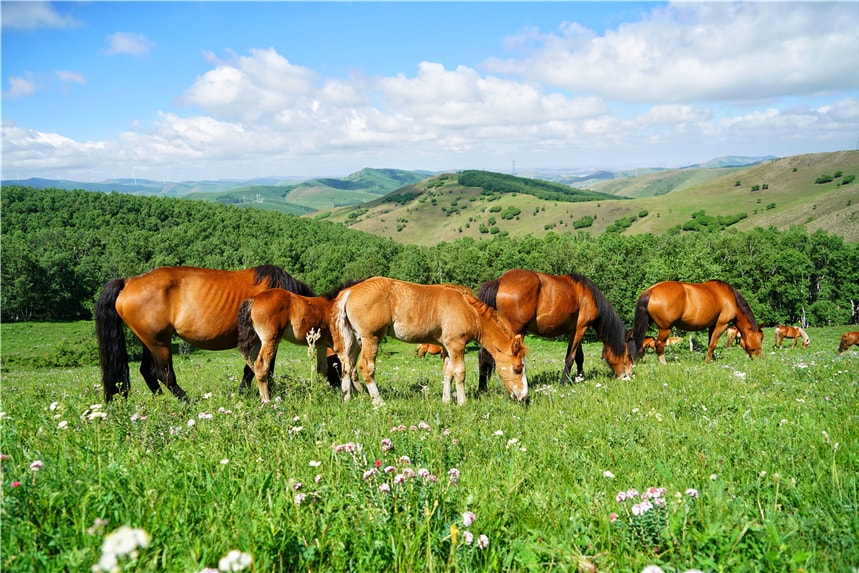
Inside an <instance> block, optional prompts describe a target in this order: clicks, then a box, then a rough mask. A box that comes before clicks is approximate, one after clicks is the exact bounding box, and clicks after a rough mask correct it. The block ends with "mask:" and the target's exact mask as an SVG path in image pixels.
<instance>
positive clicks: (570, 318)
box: [477, 269, 632, 391]
mask: <svg viewBox="0 0 859 573" xmlns="http://www.w3.org/2000/svg"><path fill="white" fill-rule="evenodd" d="M477 297H478V298H479V299H480V300H482V301H483V302H485V303H486V304H487V305H489V306H491V307H492V308H495V309H497V310H498V312H499V313H501V314H502V315H503V316H504V318H506V319H507V321H508V322H509V323H510V326H511V327H512V328H513V331H514V332H516V333H518V334H521V335H523V336H524V335H525V334H526V333H527V334H534V335H537V336H542V337H546V338H554V337H556V336H562V335H567V337H568V340H569V342H568V344H567V354H566V358H565V360H564V371H563V375H562V377H561V381H562V382H563V383H568V382H569V381H570V371H571V370H572V367H573V359H574V358H575V361H576V368H577V370H576V380H577V381H581V380H584V369H583V363H584V352H583V351H582V346H581V342H582V338H583V337H584V335H585V331H586V330H587V329H588V327H591V328H593V329H594V330H595V331H596V333H597V336H598V337H599V338H600V340H602V342H603V358H605V360H606V362H608V364H609V366H611V369H612V370H613V371H614V374H615V376H617V377H618V378H629V377H630V375H631V374H632V359H631V358H630V355H629V352H628V350H627V346H626V327H625V326H624V324H623V322H622V321H621V320H620V317H619V316H618V315H617V312H615V310H614V308H613V307H612V306H611V304H610V303H609V302H608V300H606V298H605V297H604V296H603V294H602V293H601V292H600V290H599V289H598V288H597V287H596V285H595V284H594V283H593V282H592V281H591V280H590V279H588V278H587V277H584V276H582V275H578V274H573V273H570V274H567V275H548V274H545V273H540V272H536V271H528V270H523V269H513V270H510V271H507V272H506V273H504V274H503V275H501V276H500V277H498V278H497V279H494V280H491V281H488V282H486V283H484V284H483V286H481V287H480V290H479V292H478V294H477ZM479 364H480V385H479V389H480V390H481V391H483V390H486V383H487V381H488V379H489V377H490V375H491V373H492V356H491V355H490V354H489V353H488V352H484V351H483V350H482V349H481V351H480V353H479Z"/></svg>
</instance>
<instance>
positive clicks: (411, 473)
mask: <svg viewBox="0 0 859 573" xmlns="http://www.w3.org/2000/svg"><path fill="white" fill-rule="evenodd" d="M403 475H404V476H406V477H407V478H409V479H411V478H413V477H415V475H416V474H415V470H413V469H412V468H403Z"/></svg>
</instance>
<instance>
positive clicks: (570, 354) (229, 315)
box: [95, 265, 859, 405]
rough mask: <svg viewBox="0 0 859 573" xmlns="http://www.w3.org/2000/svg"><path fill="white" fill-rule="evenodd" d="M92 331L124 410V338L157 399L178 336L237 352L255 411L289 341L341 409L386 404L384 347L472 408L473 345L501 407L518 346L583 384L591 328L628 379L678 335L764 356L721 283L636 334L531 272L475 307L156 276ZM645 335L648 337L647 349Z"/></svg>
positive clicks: (409, 290)
mask: <svg viewBox="0 0 859 573" xmlns="http://www.w3.org/2000/svg"><path fill="white" fill-rule="evenodd" d="M95 323H96V335H97V338H98V347H99V361H100V366H101V371H102V384H103V388H104V397H105V400H106V401H108V402H110V401H111V400H112V399H113V398H114V397H115V396H116V395H117V394H119V395H121V396H122V397H126V398H127V396H128V392H129V388H130V373H129V356H128V350H127V347H126V339H125V326H127V327H128V328H129V329H130V330H131V331H132V332H133V333H134V334H135V336H137V337H138V338H139V339H140V340H141V341H142V342H143V351H142V356H141V361H140V374H141V375H142V376H143V379H144V380H145V381H146V384H147V385H148V386H149V389H150V390H151V391H152V392H153V393H154V394H160V393H161V384H163V385H164V386H166V387H167V389H168V390H170V391H171V392H172V393H173V394H174V395H175V396H176V397H177V398H180V399H185V400H187V394H186V393H185V391H184V390H183V389H182V388H181V387H180V386H179V385H178V384H177V382H176V373H175V371H174V369H173V355H172V344H173V337H174V336H178V337H179V338H181V339H183V340H184V341H186V342H187V343H189V344H191V345H193V346H195V347H197V348H200V349H204V350H228V349H232V348H238V349H239V350H240V352H241V354H242V357H243V358H244V359H245V362H246V365H245V368H244V373H243V376H242V381H241V384H240V388H241V389H247V388H249V387H250V383H251V380H253V379H254V378H256V382H257V387H258V389H259V393H260V398H261V399H262V400H263V401H264V402H265V401H268V400H269V399H270V394H269V382H270V381H271V377H272V374H273V371H274V365H275V359H276V356H277V349H278V345H279V344H280V343H281V342H282V341H284V340H286V341H288V342H290V343H292V344H298V345H304V346H309V347H312V348H314V349H315V351H316V358H317V365H316V368H317V372H318V373H319V374H321V375H322V376H324V377H326V378H327V380H328V383H329V384H330V385H331V386H332V387H334V388H336V389H339V390H340V392H341V393H342V397H343V399H344V400H349V399H350V398H351V397H352V391H353V390H354V391H356V392H359V393H361V392H363V390H364V388H363V387H362V384H361V379H363V383H364V386H366V389H367V392H368V393H369V394H370V396H371V398H372V400H373V402H374V404H377V405H381V404H383V403H384V402H383V400H382V397H381V394H380V392H379V389H378V387H377V386H376V382H375V371H376V358H377V354H378V350H379V345H380V343H381V341H382V340H383V339H384V338H385V337H387V336H390V337H393V338H396V339H398V340H402V341H404V342H410V343H417V345H418V346H417V348H416V349H415V355H416V356H419V357H423V356H424V355H425V354H427V353H429V354H438V355H440V356H441V357H442V359H443V382H444V386H443V391H442V402H443V403H449V402H450V401H451V400H452V390H451V382H452V381H453V382H455V387H456V400H457V403H458V404H460V405H462V404H464V403H465V402H466V394H465V359H464V356H465V348H466V345H467V344H468V343H470V342H472V341H476V342H477V343H478V344H479V345H480V350H479V353H478V364H479V387H478V389H479V391H481V392H482V391H485V390H486V387H487V383H488V380H489V378H490V377H491V376H492V372H493V370H494V371H495V372H496V373H497V374H498V376H499V378H500V379H501V381H502V382H503V384H504V387H505V389H506V392H507V394H508V395H509V396H510V397H511V398H513V399H514V400H517V401H519V402H522V403H527V402H528V400H529V393H528V378H527V375H526V368H525V362H526V356H527V354H528V348H527V346H526V345H525V343H524V337H525V335H526V334H531V335H535V336H540V337H545V338H555V337H559V336H566V337H568V344H567V352H566V356H565V360H564V368H563V373H562V379H561V380H562V382H563V383H569V382H570V381H572V380H576V381H581V380H583V379H584V368H583V362H584V353H583V351H582V346H581V343H582V339H583V337H584V335H585V332H586V330H587V329H588V328H591V329H592V330H593V331H594V332H595V333H596V335H597V337H598V338H599V339H600V340H601V341H602V343H603V352H602V356H603V358H604V360H605V361H606V363H607V364H608V365H609V367H610V368H611V369H612V371H613V373H614V374H615V376H616V377H618V378H620V379H629V378H630V377H631V375H632V367H633V364H634V362H635V361H637V360H642V359H643V358H644V355H645V352H646V351H647V350H648V349H652V350H653V351H654V352H655V353H656V355H657V357H658V360H659V361H660V362H661V363H665V347H666V346H670V345H672V344H676V343H678V342H680V341H681V339H680V338H678V337H672V336H670V335H671V331H672V329H673V328H677V329H680V330H684V331H702V330H707V331H708V332H709V342H708V347H707V354H706V358H705V361H706V362H710V361H711V360H712V359H713V351H714V349H715V347H716V344H717V343H718V340H719V338H720V337H721V335H722V333H725V332H726V333H727V334H726V346H727V347H730V346H732V345H733V344H734V343H738V344H739V346H740V347H741V348H742V349H743V350H744V351H745V352H746V353H747V354H748V356H749V357H750V358H754V357H763V336H764V334H763V330H762V328H761V326H760V325H759V324H758V322H757V320H756V319H755V316H754V313H753V312H752V310H751V308H750V307H749V304H748V303H747V302H746V300H745V299H744V298H743V296H742V295H741V294H740V293H739V292H738V291H737V290H736V289H735V288H734V287H732V286H731V285H729V284H728V283H726V282H724V281H720V280H710V281H707V282H703V283H686V282H680V281H664V282H660V283H657V284H655V285H653V286H651V287H650V288H648V289H646V290H645V291H643V292H642V293H641V295H640V296H639V298H638V301H637V304H636V307H635V317H634V322H633V327H632V329H631V330H627V328H626V326H625V325H624V324H623V321H622V320H621V319H620V317H619V316H618V314H617V312H616V311H615V309H614V308H613V307H612V305H611V304H610V303H609V301H608V300H607V299H606V298H605V297H604V296H603V294H602V293H601V292H600V290H599V288H597V286H596V285H595V284H594V283H593V282H592V281H591V280H590V279H589V278H587V277H585V276H582V275H579V274H575V273H570V274H566V275H550V274H546V273H541V272H536V271H530V270H525V269H512V270H510V271H507V272H506V273H504V274H503V275H501V276H500V277H498V278H496V279H493V280H491V281H487V282H486V283H484V284H483V285H482V286H481V287H480V289H479V290H478V292H477V293H476V294H475V293H474V291H472V290H471V289H469V288H467V287H464V286H459V285H452V284H441V285H424V284H417V283H410V282H406V281H401V280H396V279H392V278H387V277H372V278H367V279H359V280H354V281H351V282H348V283H345V284H343V285H341V286H339V287H337V288H335V289H333V290H331V291H329V292H327V293H324V294H322V295H317V294H316V293H315V292H314V291H313V289H312V288H311V287H310V286H308V285H306V284H305V283H303V282H301V281H300V280H298V279H296V278H295V277H293V276H291V275H290V274H289V273H288V272H286V271H285V270H283V269H281V268H279V267H276V266H273V265H263V266H259V267H254V268H250V269H243V270H216V269H204V268H198V267H189V266H175V267H159V268H156V269H153V270H151V271H149V272H147V273H144V274H142V275H139V276H136V277H130V278H124V279H115V280H111V281H109V282H108V283H107V284H105V285H104V288H103V289H102V292H101V295H100V297H99V300H98V302H97V303H96V311H95ZM651 326H655V327H656V330H657V335H656V336H655V337H653V336H647V332H648V330H649V329H650V327H651ZM774 336H775V344H776V346H781V344H782V342H783V341H784V340H785V339H789V340H793V346H794V347H796V345H797V344H798V343H800V342H801V344H802V346H803V347H804V348H805V347H807V346H808V345H809V344H810V343H811V339H810V338H809V337H808V335H807V334H806V332H805V331H804V330H803V329H802V328H799V327H792V326H779V327H778V328H776V329H775V335H774ZM690 344H691V339H690ZM851 345H859V332H846V333H844V335H843V336H842V338H841V342H840V345H839V347H838V353H839V354H840V353H842V352H844V351H845V350H846V349H847V348H848V347H850V346H851ZM574 363H575V366H576V372H575V375H573V364H574ZM359 373H360V378H359Z"/></svg>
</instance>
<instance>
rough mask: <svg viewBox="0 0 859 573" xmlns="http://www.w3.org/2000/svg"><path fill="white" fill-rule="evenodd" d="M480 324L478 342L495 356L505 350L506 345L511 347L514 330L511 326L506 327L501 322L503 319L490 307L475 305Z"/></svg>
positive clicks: (477, 333)
mask: <svg viewBox="0 0 859 573" xmlns="http://www.w3.org/2000/svg"><path fill="white" fill-rule="evenodd" d="M474 310H475V311H476V312H477V316H478V318H479V322H480V326H479V328H478V329H477V332H476V338H477V342H478V343H480V345H481V346H483V347H484V348H486V349H487V350H488V351H489V353H490V354H492V355H493V356H495V355H496V354H497V353H498V352H503V351H504V350H503V348H504V346H505V343H506V345H507V346H508V347H509V345H510V340H511V339H512V338H513V331H512V330H510V329H509V328H504V327H503V326H502V325H501V323H500V322H499V321H500V320H501V319H500V317H499V316H498V315H497V314H496V313H495V312H492V311H491V310H490V309H489V307H486V308H478V307H477V306H475V308H474Z"/></svg>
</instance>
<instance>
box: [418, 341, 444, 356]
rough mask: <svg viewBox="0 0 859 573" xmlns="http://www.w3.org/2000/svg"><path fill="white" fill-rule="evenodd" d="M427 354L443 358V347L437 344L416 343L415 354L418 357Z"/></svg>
mask: <svg viewBox="0 0 859 573" xmlns="http://www.w3.org/2000/svg"><path fill="white" fill-rule="evenodd" d="M427 354H430V355H433V356H441V357H442V358H444V348H442V347H441V346H439V345H438V344H418V345H417V346H416V347H415V356H417V357H418V358H423V357H424V356H426V355H427Z"/></svg>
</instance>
